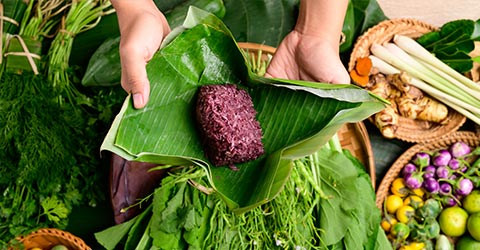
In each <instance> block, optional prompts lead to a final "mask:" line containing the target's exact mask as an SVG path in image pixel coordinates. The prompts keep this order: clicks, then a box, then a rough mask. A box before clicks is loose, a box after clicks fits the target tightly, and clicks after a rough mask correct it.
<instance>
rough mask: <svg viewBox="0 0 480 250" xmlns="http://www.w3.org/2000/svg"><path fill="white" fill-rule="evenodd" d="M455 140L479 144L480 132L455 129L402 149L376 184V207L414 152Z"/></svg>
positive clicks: (381, 204) (439, 146)
mask: <svg viewBox="0 0 480 250" xmlns="http://www.w3.org/2000/svg"><path fill="white" fill-rule="evenodd" d="M457 141H464V142H465V143H467V144H469V145H470V146H480V134H477V133H475V132H471V131H456V132H453V133H451V134H448V135H445V136H444V137H442V138H440V139H438V140H436V141H433V142H430V143H427V144H425V143H418V144H415V145H413V146H411V147H410V148H408V149H407V150H406V151H404V152H403V154H401V155H400V156H399V157H398V158H397V159H396V160H395V161H394V163H393V164H392V166H391V167H390V168H389V169H388V171H387V173H386V174H385V176H384V177H383V179H382V181H381V182H380V185H379V186H378V189H377V192H376V205H377V207H378V208H380V209H382V207H383V202H384V200H385V198H386V197H387V195H388V194H389V192H390V185H391V183H392V182H393V180H395V179H396V178H397V177H398V176H399V174H400V172H401V171H402V169H403V166H405V164H407V163H408V162H409V161H410V160H411V159H412V157H413V156H414V155H415V154H416V153H418V152H420V151H432V150H435V149H439V148H446V147H448V146H449V145H451V144H453V143H455V142H457Z"/></svg>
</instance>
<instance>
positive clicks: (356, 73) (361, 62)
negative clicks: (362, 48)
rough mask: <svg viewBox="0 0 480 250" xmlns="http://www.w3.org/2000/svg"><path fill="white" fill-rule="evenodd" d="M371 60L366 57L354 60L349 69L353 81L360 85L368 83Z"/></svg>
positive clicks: (365, 85) (363, 85)
mask: <svg viewBox="0 0 480 250" xmlns="http://www.w3.org/2000/svg"><path fill="white" fill-rule="evenodd" d="M371 70H372V61H371V59H370V58H368V57H360V58H358V59H357V60H356V62H355V67H354V68H353V69H352V70H350V77H351V78H352V81H353V83H355V84H356V85H358V86H360V87H367V85H368V83H369V78H370V77H369V76H370V71H371Z"/></svg>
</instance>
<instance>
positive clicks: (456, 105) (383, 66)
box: [369, 55, 480, 124]
mask: <svg viewBox="0 0 480 250" xmlns="http://www.w3.org/2000/svg"><path fill="white" fill-rule="evenodd" d="M369 57H370V59H371V60H372V65H373V67H376V68H377V69H378V70H379V71H380V73H383V74H398V73H400V72H401V71H400V70H399V69H397V68H395V67H393V66H392V65H390V64H388V63H387V62H385V61H383V60H382V59H380V58H378V57H376V56H372V55H371V56H369ZM410 84H411V85H413V86H415V87H417V88H419V89H421V90H423V91H425V93H427V94H429V95H430V96H432V97H433V98H435V99H437V100H438V101H440V102H442V103H444V104H445V105H447V106H449V107H450V108H452V109H454V110H456V111H457V112H459V113H460V114H462V115H465V116H466V117H467V118H469V119H471V120H472V121H474V122H476V123H477V124H480V123H478V121H479V119H480V118H478V116H480V108H479V107H476V106H472V105H470V104H468V103H461V102H460V101H459V100H458V99H456V98H455V97H452V96H451V95H448V94H445V93H444V92H442V91H440V90H438V89H436V88H434V87H432V86H430V85H429V84H427V83H426V82H424V81H422V80H420V79H418V78H415V77H412V78H411V81H410ZM468 110H471V111H472V112H469V111H468Z"/></svg>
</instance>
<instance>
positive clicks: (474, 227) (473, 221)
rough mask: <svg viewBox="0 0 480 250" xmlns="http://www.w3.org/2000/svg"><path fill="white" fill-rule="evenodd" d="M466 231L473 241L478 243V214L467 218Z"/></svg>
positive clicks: (479, 223)
mask: <svg viewBox="0 0 480 250" xmlns="http://www.w3.org/2000/svg"><path fill="white" fill-rule="evenodd" d="M467 230H468V232H469V233H470V235H471V236H472V237H473V238H474V239H475V240H477V241H480V212H477V213H474V214H471V215H470V216H469V217H468V220H467ZM479 249H480V248H479Z"/></svg>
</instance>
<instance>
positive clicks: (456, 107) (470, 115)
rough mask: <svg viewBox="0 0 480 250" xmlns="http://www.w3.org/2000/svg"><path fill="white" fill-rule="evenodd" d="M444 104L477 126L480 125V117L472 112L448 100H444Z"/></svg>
mask: <svg viewBox="0 0 480 250" xmlns="http://www.w3.org/2000/svg"><path fill="white" fill-rule="evenodd" d="M434 97H435V96H434ZM435 98H437V97H435ZM442 102H443V103H445V104H446V105H448V106H449V107H451V108H452V109H454V110H456V111H457V112H458V113H460V114H462V115H464V116H465V117H467V118H468V119H470V120H472V121H473V122H475V123H476V124H478V125H480V115H475V114H473V113H472V112H470V111H469V110H467V109H464V108H463V107H461V106H460V105H457V104H456V103H452V102H449V101H447V100H443V101H442Z"/></svg>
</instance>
